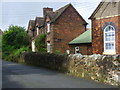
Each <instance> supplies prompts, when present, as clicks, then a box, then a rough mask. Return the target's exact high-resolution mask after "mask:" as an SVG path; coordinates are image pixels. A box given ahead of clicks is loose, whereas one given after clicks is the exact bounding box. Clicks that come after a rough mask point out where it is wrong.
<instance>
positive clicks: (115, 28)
mask: <svg viewBox="0 0 120 90" xmlns="http://www.w3.org/2000/svg"><path fill="white" fill-rule="evenodd" d="M89 19H91V20H92V52H93V54H120V1H119V2H112V1H111V2H105V0H104V2H101V3H100V4H99V5H98V7H97V8H96V10H95V11H94V12H93V14H92V15H91V16H90V18H89Z"/></svg>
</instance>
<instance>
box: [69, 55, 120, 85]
mask: <svg viewBox="0 0 120 90" xmlns="http://www.w3.org/2000/svg"><path fill="white" fill-rule="evenodd" d="M69 58H70V65H69V74H72V75H75V76H78V77H83V78H87V79H92V80H95V81H98V82H104V83H106V84H111V85H119V83H120V55H113V56H110V55H99V54H94V55H81V54H76V55H75V54H74V55H69Z"/></svg>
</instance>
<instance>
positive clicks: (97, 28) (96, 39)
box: [92, 16, 120, 54]
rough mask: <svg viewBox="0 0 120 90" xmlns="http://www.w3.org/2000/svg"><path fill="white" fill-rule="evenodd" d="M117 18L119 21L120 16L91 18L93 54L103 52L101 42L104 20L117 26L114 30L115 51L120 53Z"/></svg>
mask: <svg viewBox="0 0 120 90" xmlns="http://www.w3.org/2000/svg"><path fill="white" fill-rule="evenodd" d="M118 18H119V22H120V16H119V17H118V16H116V17H111V18H104V19H101V20H100V19H97V20H96V19H93V20H92V51H93V54H103V52H104V42H103V29H102V28H103V26H104V25H105V23H106V22H112V23H114V24H115V26H117V27H118V30H116V32H115V34H116V38H115V39H116V53H117V54H120V25H118V24H120V23H118Z"/></svg>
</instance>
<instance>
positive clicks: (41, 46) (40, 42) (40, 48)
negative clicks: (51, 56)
mask: <svg viewBox="0 0 120 90" xmlns="http://www.w3.org/2000/svg"><path fill="white" fill-rule="evenodd" d="M45 40H46V35H45V34H40V35H39V36H38V37H37V39H36V40H35V46H36V51H37V52H47V49H46V43H45Z"/></svg>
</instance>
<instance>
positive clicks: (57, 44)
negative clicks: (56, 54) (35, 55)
mask: <svg viewBox="0 0 120 90" xmlns="http://www.w3.org/2000/svg"><path fill="white" fill-rule="evenodd" d="M83 23H84V21H83V19H81V17H80V16H79V15H78V13H76V11H75V10H74V9H73V8H72V7H68V8H67V9H66V10H65V11H64V13H63V14H62V15H61V16H60V17H59V18H58V19H57V20H56V21H55V22H54V23H53V24H52V26H51V28H52V29H51V32H53V33H52V35H53V38H52V39H53V41H52V43H53V51H55V50H58V51H60V52H62V53H66V50H70V47H69V45H68V43H69V42H70V41H71V40H73V39H74V38H76V37H77V36H79V35H80V34H82V33H83V32H84V31H85V26H84V25H83Z"/></svg>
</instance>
